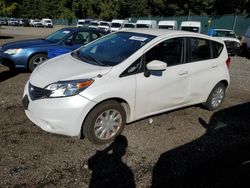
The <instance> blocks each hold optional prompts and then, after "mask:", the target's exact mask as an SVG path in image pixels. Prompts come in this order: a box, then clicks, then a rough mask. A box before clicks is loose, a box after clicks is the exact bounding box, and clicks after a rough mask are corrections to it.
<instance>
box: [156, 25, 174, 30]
mask: <svg viewBox="0 0 250 188" xmlns="http://www.w3.org/2000/svg"><path fill="white" fill-rule="evenodd" d="M159 29H169V30H173V29H174V27H173V26H172V25H159Z"/></svg>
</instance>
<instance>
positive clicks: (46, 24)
mask: <svg viewBox="0 0 250 188" xmlns="http://www.w3.org/2000/svg"><path fill="white" fill-rule="evenodd" d="M41 23H42V25H43V27H53V22H52V20H51V19H49V18H43V19H42V20H41Z"/></svg>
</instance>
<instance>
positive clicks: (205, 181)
mask: <svg viewBox="0 0 250 188" xmlns="http://www.w3.org/2000/svg"><path fill="white" fill-rule="evenodd" d="M0 30H1V33H0V35H2V36H0V44H3V43H6V42H9V41H16V40H20V39H25V38H36V37H41V36H45V35H47V34H49V33H50V32H52V30H54V29H52V30H51V29H44V28H40V29H38V28H22V27H20V28H12V27H4V28H2V29H0ZM13 30H14V31H15V32H14V31H13ZM17 31H18V32H17ZM17 34H19V35H17ZM12 37H13V38H12ZM232 61H233V62H232V64H231V67H230V74H231V85H230V88H229V89H228V92H227V96H226V99H225V101H224V103H223V105H222V107H221V108H220V109H219V110H217V111H216V112H210V111H207V110H205V109H203V108H202V107H201V106H200V105H196V106H192V107H188V108H183V109H180V110H176V111H172V112H168V113H163V114H160V115H157V116H153V117H151V118H152V119H153V123H152V124H150V123H149V119H148V118H147V119H143V120H140V121H137V122H135V123H132V124H129V125H127V126H126V127H125V129H124V132H123V134H122V136H120V137H118V138H117V139H116V140H115V141H114V142H113V143H112V144H107V145H104V146H96V145H93V144H91V143H90V142H88V140H87V139H82V140H80V139H77V138H71V137H65V136H60V135H55V134H50V133H47V132H44V131H42V130H41V129H40V128H38V127H37V126H35V125H34V124H32V123H31V122H30V121H29V120H28V119H27V118H26V116H25V114H24V110H23V108H22V105H21V99H22V93H23V88H24V85H25V83H26V81H27V80H28V79H29V76H30V73H27V72H25V71H20V72H18V73H10V72H9V71H8V69H7V68H6V67H4V66H2V65H0V87H1V90H0V112H1V119H0V140H1V141H0V187H88V186H90V187H101V186H102V187H105V186H109V187H135V186H136V187H243V185H244V183H246V184H247V186H246V185H244V187H250V182H249V178H250V149H249V148H250V127H249V126H250V76H249V75H250V60H249V59H247V58H244V57H237V56H236V57H233V58H232Z"/></svg>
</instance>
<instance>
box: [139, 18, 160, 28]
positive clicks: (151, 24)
mask: <svg viewBox="0 0 250 188" xmlns="http://www.w3.org/2000/svg"><path fill="white" fill-rule="evenodd" d="M135 27H136V28H153V29H156V28H157V21H156V20H137V22H136V25H135Z"/></svg>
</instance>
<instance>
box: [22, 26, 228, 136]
mask: <svg viewBox="0 0 250 188" xmlns="http://www.w3.org/2000/svg"><path fill="white" fill-rule="evenodd" d="M125 32H126V31H125ZM129 32H134V33H145V34H151V35H155V36H156V38H154V39H153V40H151V41H150V42H148V43H147V44H145V45H144V46H143V47H141V48H139V50H137V51H136V52H135V53H134V54H132V55H131V56H130V57H128V58H127V59H125V60H124V61H123V62H121V63H120V64H118V65H116V66H113V67H103V66H96V65H91V64H88V63H85V62H82V61H80V60H78V59H75V58H74V57H72V56H71V54H70V53H68V54H65V55H62V56H59V57H56V58H54V59H51V60H49V61H47V62H46V63H44V64H42V65H40V66H38V67H37V68H36V69H35V71H34V72H33V73H32V75H31V77H30V79H29V81H28V83H31V84H32V85H34V86H36V87H40V88H44V87H45V86H47V85H49V84H51V83H55V82H57V81H62V80H76V79H89V78H93V79H94V82H93V84H92V85H90V86H89V87H88V88H87V89H86V90H84V91H82V92H81V93H79V94H78V95H76V96H72V97H62V98H53V99H51V98H48V99H41V100H35V101H32V100H31V99H30V97H29V99H30V104H29V105H30V106H29V109H28V110H26V114H27V116H28V117H29V118H30V120H31V121H33V122H34V123H35V124H37V125H39V126H40V127H41V128H43V129H44V130H46V131H49V132H53V133H58V134H65V135H69V136H77V135H79V134H80V131H81V126H82V122H83V121H84V119H85V117H86V115H87V114H88V113H89V111H90V110H91V109H93V107H94V106H95V105H96V104H99V103H101V102H102V101H105V100H109V99H117V98H118V99H122V100H123V101H125V102H126V103H127V105H128V107H129V110H128V111H127V113H128V115H127V123H128V122H133V121H135V120H138V119H141V118H144V117H147V116H149V115H153V114H157V113H160V112H165V111H169V110H172V109H176V108H179V107H184V106H188V105H192V104H198V103H203V102H205V101H206V99H207V97H208V95H209V93H210V92H211V90H212V89H213V87H214V86H215V85H216V84H217V83H219V82H220V81H222V80H226V81H227V82H228V83H229V82H230V80H229V73H228V68H227V67H226V63H225V62H226V60H227V58H228V56H227V52H226V47H225V44H223V45H224V49H223V51H222V53H221V55H220V56H219V57H218V58H215V59H210V60H205V61H197V62H192V63H185V64H180V65H177V66H171V67H167V68H166V70H165V71H162V72H161V74H159V72H158V73H157V74H154V73H152V75H151V76H150V77H145V76H144V73H138V74H134V75H130V76H125V77H120V75H121V74H122V73H123V72H124V70H126V69H127V68H128V67H129V66H130V65H131V64H132V63H133V62H135V61H136V60H137V59H138V58H140V57H141V56H142V55H143V54H144V53H145V52H147V51H148V50H149V49H151V48H152V47H154V46H155V45H156V44H158V43H160V42H162V41H164V40H167V39H171V38H173V37H200V38H204V39H208V40H213V41H217V42H220V40H219V39H215V38H212V37H209V36H205V35H201V34H194V33H190V32H182V31H174V32H173V31H162V30H154V29H132V30H129ZM220 43H221V42H220ZM221 44H222V43H221ZM28 83H27V84H26V87H25V91H24V95H28V96H29V91H28ZM71 106H72V108H71ZM52 111H53V112H52ZM67 118H68V119H67ZM69 122H70V124H71V125H70V127H68V124H69Z"/></svg>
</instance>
